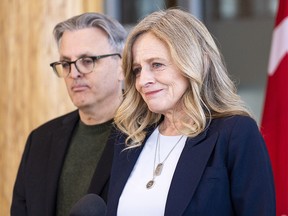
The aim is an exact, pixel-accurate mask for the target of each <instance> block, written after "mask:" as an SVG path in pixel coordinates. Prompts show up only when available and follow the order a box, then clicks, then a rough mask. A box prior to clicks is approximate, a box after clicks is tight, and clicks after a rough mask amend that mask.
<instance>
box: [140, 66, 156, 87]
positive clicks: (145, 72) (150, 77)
mask: <svg viewBox="0 0 288 216" xmlns="http://www.w3.org/2000/svg"><path fill="white" fill-rule="evenodd" d="M138 82H139V85H140V86H142V87H146V86H148V85H150V84H153V83H154V82H155V78H154V73H153V72H152V71H151V70H150V69H149V68H148V67H146V68H142V70H141V73H140V74H139V77H138Z"/></svg>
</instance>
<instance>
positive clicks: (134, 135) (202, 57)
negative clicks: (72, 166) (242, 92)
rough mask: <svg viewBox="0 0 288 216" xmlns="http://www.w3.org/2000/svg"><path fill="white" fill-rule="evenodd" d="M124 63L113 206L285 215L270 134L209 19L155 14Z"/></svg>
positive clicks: (131, 211)
mask: <svg viewBox="0 0 288 216" xmlns="http://www.w3.org/2000/svg"><path fill="white" fill-rule="evenodd" d="M123 68H124V72H125V81H126V89H125V99H124V101H123V103H122V105H121V106H120V108H119V110H118V111H117V114H116V117H115V122H116V124H117V127H118V128H119V129H120V130H121V132H122V133H121V134H120V135H119V136H118V140H117V143H116V145H115V152H114V162H113V168H112V175H111V181H110V189H109V194H108V215H119V216H124V215H125V216H129V215H137V216H139V215H149V216H151V215H167V216H168V215H171V216H178V215H193V216H194V215H199V216H206V215H207V216H211V215H213V216H214V215H216V216H218V215H219V216H228V215H229V216H233V215H237V216H239V215H245V216H250V215H251V216H272V215H275V195H274V185H273V176H272V172H271V166H270V161H269V157H268V154H267V150H266V147H265V143H264V141H263V139H262V137H261V135H260V133H259V130H258V128H257V124H256V122H255V121H254V120H253V119H252V117H251V115H250V113H249V111H248V110H247V109H246V108H245V106H244V104H243V102H242V101H241V99H240V97H239V96H238V95H237V93H236V89H235V86H234V84H233V82H232V81H231V80H230V78H229V77H228V75H227V72H226V68H225V66H224V63H223V61H222V60H221V54H220V53H219V50H218V48H217V46H216V44H215V42H214V41H213V39H212V37H211V35H210V34H209V32H208V30H207V29H206V28H205V26H204V25H203V24H202V23H201V22H200V21H199V20H197V19H196V18H195V17H193V16H192V15H191V14H189V13H187V12H184V11H181V10H179V9H170V10H166V11H159V12H154V13H152V14H150V15H149V16H147V17H146V18H145V19H144V20H142V21H141V22H140V23H139V24H138V25H137V26H136V27H135V28H134V29H133V30H132V32H131V33H130V35H129V37H128V40H127V43H126V47H125V49H124V55H123Z"/></svg>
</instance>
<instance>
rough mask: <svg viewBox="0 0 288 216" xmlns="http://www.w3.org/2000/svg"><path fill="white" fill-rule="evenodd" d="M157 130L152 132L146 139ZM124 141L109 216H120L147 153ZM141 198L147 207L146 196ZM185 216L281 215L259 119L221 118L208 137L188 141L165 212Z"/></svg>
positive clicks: (118, 147)
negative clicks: (136, 170) (126, 145)
mask: <svg viewBox="0 0 288 216" xmlns="http://www.w3.org/2000/svg"><path fill="white" fill-rule="evenodd" d="M153 130H154V128H150V129H149V130H148V135H147V136H146V140H147V138H148V137H149V136H150V134H151V133H152V132H153ZM124 142H125V136H124V135H120V136H119V140H118V144H116V145H115V153H114V162H113V165H112V173H111V179H110V187H109V194H108V216H115V215H116V213H117V206H118V202H119V197H120V196H121V193H122V191H123V189H124V186H125V184H126V181H127V179H128V178H129V175H130V173H131V171H132V169H133V167H134V165H135V163H136V161H137V159H138V157H139V155H140V153H141V151H142V149H143V146H142V147H138V148H135V149H132V150H131V149H130V150H125V151H123V148H124ZM144 143H145V141H144ZM151 160H152V158H151ZM144 187H145V186H144ZM135 199H138V200H139V202H141V197H135ZM180 215H186V216H192V215H193V216H212V215H213V216H236V215H237V216H274V215H275V191H274V183H273V176H272V171H271V165H270V160H269V157H268V153H267V150H266V146H265V143H264V141H263V139H262V136H261V134H260V133H259V130H258V127H257V125H256V123H255V121H254V120H252V119H251V118H249V117H244V116H234V117H226V118H220V119H215V120H212V122H211V124H210V126H209V127H208V128H207V130H206V131H205V132H203V133H202V134H200V135H199V136H197V137H196V138H189V139H187V141H186V144H185V147H184V149H183V151H182V154H181V156H180V158H179V161H178V164H177V167H176V170H175V173H174V175H173V179H172V182H171V185H170V189H169V192H168V197H167V202H166V207H165V216H180Z"/></svg>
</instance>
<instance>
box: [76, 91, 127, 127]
mask: <svg viewBox="0 0 288 216" xmlns="http://www.w3.org/2000/svg"><path fill="white" fill-rule="evenodd" d="M121 102H122V96H121V97H120V98H119V97H118V98H117V99H115V100H110V102H109V103H108V104H106V103H103V104H99V106H97V107H95V106H93V107H83V108H79V115H80V119H81V121H82V122H83V123H84V124H86V125H96V124H101V123H104V122H107V121H109V120H111V119H113V118H114V115H115V113H116V111H117V109H118V107H119V105H120V103H121Z"/></svg>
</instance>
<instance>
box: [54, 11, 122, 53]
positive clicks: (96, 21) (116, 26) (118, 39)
mask: <svg viewBox="0 0 288 216" xmlns="http://www.w3.org/2000/svg"><path fill="white" fill-rule="evenodd" d="M85 28H100V29H102V30H103V31H105V32H106V33H107V35H108V42H109V44H110V45H111V47H112V48H114V49H115V52H119V53H122V50H123V47H124V44H125V40H126V36H127V32H126V30H125V29H124V27H123V26H122V25H121V24H120V23H119V22H118V21H117V20H115V19H113V18H111V17H109V16H107V15H104V14H100V13H93V12H90V13H83V14H81V15H77V16H74V17H72V18H70V19H67V20H65V21H63V22H60V23H58V24H57V25H56V26H55V27H54V30H53V35H54V38H55V40H56V43H57V45H58V46H59V44H60V41H61V38H62V36H63V33H64V32H65V31H75V30H80V29H85Z"/></svg>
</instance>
